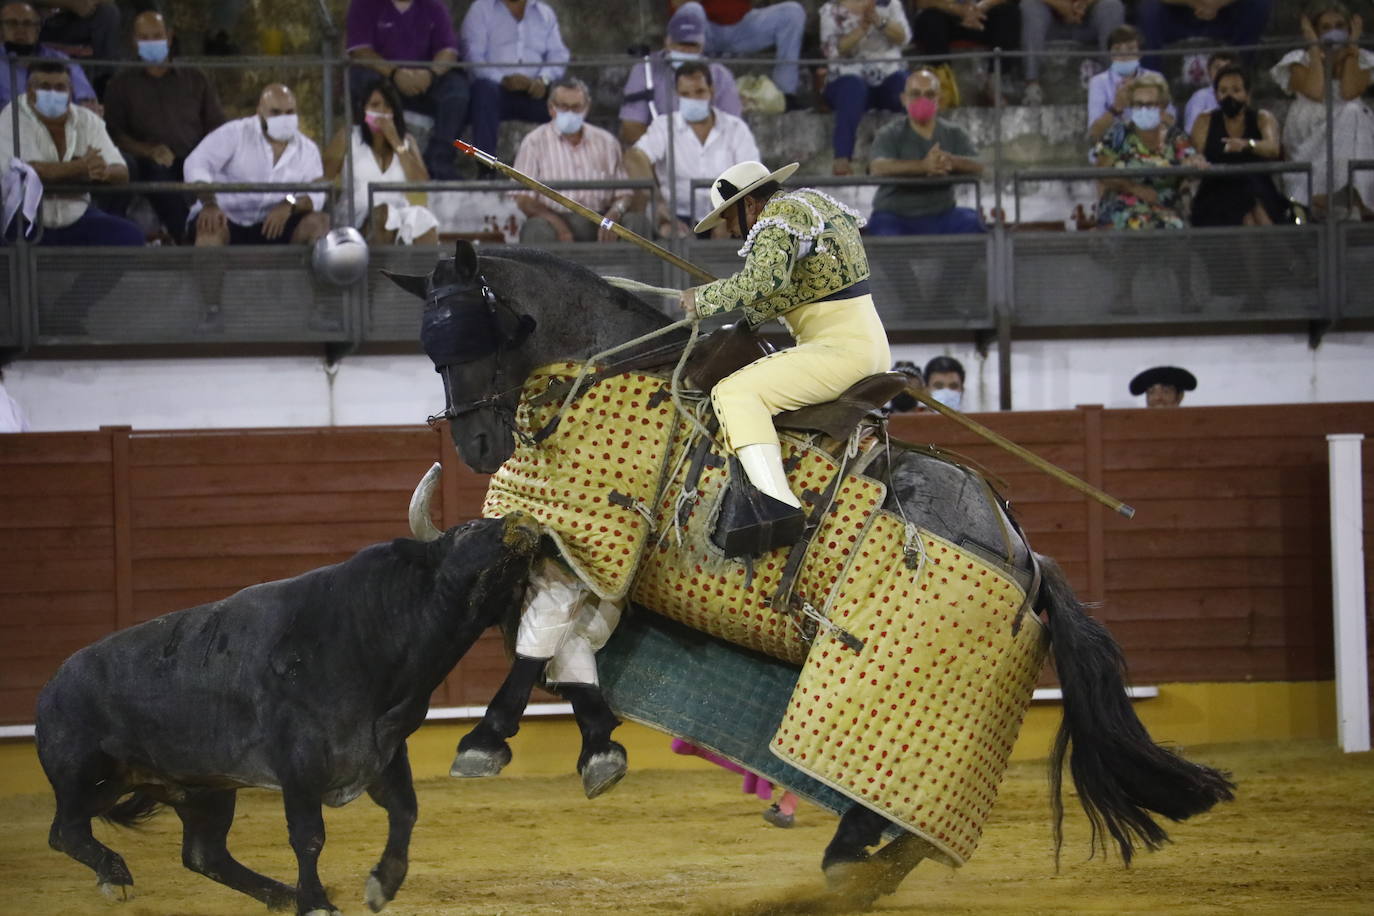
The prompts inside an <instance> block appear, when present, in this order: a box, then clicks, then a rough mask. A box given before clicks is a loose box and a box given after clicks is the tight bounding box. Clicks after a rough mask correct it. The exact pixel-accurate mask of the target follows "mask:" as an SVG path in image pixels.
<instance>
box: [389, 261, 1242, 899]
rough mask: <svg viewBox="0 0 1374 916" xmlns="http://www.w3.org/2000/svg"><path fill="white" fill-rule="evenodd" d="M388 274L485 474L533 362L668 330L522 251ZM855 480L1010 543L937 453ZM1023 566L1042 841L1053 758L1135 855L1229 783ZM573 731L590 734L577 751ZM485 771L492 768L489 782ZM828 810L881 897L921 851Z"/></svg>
mask: <svg viewBox="0 0 1374 916" xmlns="http://www.w3.org/2000/svg"><path fill="white" fill-rule="evenodd" d="M393 279H394V280H395V281H396V282H397V283H398V284H400V285H401V286H402V287H403V288H405V289H407V290H408V291H410V292H412V293H414V294H415V295H417V296H419V297H421V298H423V299H425V300H426V308H425V313H424V331H423V339H424V343H425V348H426V351H427V352H428V353H429V355H430V357H431V359H432V360H433V361H434V362H435V364H436V366H437V368H438V370H439V372H440V374H441V375H442V377H443V381H444V389H445V395H446V399H447V403H446V407H445V415H446V416H448V417H449V418H450V419H451V420H452V435H453V441H454V444H455V445H456V446H457V448H458V452H459V454H460V455H461V456H462V458H463V460H464V461H465V462H466V463H467V464H468V465H470V466H471V467H472V468H473V469H474V470H476V471H479V472H492V471H495V470H496V469H497V468H498V467H499V466H500V464H501V463H502V462H503V461H505V460H506V459H507V458H508V457H510V455H511V454H512V452H513V450H514V448H515V439H514V432H513V430H514V426H513V416H514V410H515V407H516V402H517V398H518V394H519V389H520V385H521V383H522V382H523V381H524V380H525V378H526V376H527V375H529V373H530V372H531V371H532V370H533V369H534V368H536V367H538V366H542V365H546V364H549V363H553V362H557V361H560V360H565V359H584V358H587V357H589V356H592V355H594V354H596V353H600V352H602V351H604V350H606V349H608V348H610V347H611V346H613V345H616V344H619V343H623V342H625V341H627V340H630V339H632V338H637V337H640V336H642V335H644V334H647V333H649V332H651V331H654V330H657V329H661V328H663V327H664V326H665V325H666V324H667V323H668V321H667V319H666V318H665V317H664V316H663V315H662V314H661V313H660V312H658V311H656V310H655V309H653V308H652V307H650V306H649V305H647V304H646V303H644V302H643V301H641V300H640V299H638V298H637V297H635V296H633V295H631V294H629V293H627V292H625V291H623V290H620V289H618V288H616V287H614V286H612V285H610V284H608V283H607V282H606V281H605V280H603V279H602V278H600V277H598V276H597V275H596V274H594V273H592V272H591V271H589V270H587V269H585V268H583V267H581V266H579V265H576V264H572V263H569V262H567V261H565V260H562V259H559V258H556V257H554V256H552V255H549V254H548V253H546V252H541V251H537V250H531V249H520V248H500V249H497V250H495V251H493V252H492V253H491V254H484V255H483V256H482V257H481V258H480V259H479V257H478V255H477V253H476V251H475V250H474V249H473V248H472V247H471V246H470V245H468V244H467V243H465V242H459V243H458V247H457V250H456V252H455V256H454V257H453V258H447V257H445V258H441V259H440V261H439V264H438V265H437V266H436V268H435V269H434V271H433V272H432V273H431V274H430V275H428V276H422V277H395V276H393ZM866 473H868V474H869V475H870V476H874V477H877V478H879V479H883V480H885V481H886V482H887V483H888V484H889V491H888V503H887V505H886V508H888V509H891V510H893V511H897V510H899V509H900V511H901V512H902V513H903V514H904V515H905V517H906V518H908V519H909V520H911V521H913V522H915V523H917V524H918V525H921V526H923V527H927V528H930V529H931V530H934V531H937V532H940V533H943V534H945V535H946V536H948V537H950V538H951V539H952V540H955V541H956V542H959V543H961V544H963V545H964V546H966V547H969V548H970V549H978V547H979V545H984V546H985V547H986V550H985V551H984V552H985V553H986V554H988V555H991V556H994V557H995V556H996V555H997V554H998V553H999V551H998V550H997V545H1002V544H1004V543H1005V535H1006V533H1007V532H1008V531H1015V532H1018V533H1019V529H1017V528H1016V522H1015V519H1014V518H1012V517H1011V515H1010V513H1009V512H1007V511H1006V507H1005V506H1004V505H1001V504H999V503H993V502H990V501H989V500H987V499H986V498H985V496H984V495H983V494H984V489H983V488H982V487H981V486H980V485H979V483H978V481H977V478H976V477H975V476H974V475H973V473H972V472H970V471H968V470H966V469H964V468H962V467H959V466H957V465H955V464H952V463H950V462H948V461H944V460H941V459H940V458H938V457H935V456H932V455H930V454H926V453H922V452H919V451H915V450H904V449H896V448H894V449H893V451H892V454H891V457H890V458H886V459H882V460H880V461H879V462H876V463H875V464H874V465H873V466H871V467H870V469H869V470H868V471H866ZM1020 540H1021V545H1020V546H1018V547H1016V548H1015V555H1014V557H1013V560H1014V562H1013V563H1012V564H1010V565H1012V566H1014V567H1015V569H1014V570H1013V572H1014V573H1015V574H1017V575H1018V576H1019V577H1020V578H1021V581H1022V583H1023V584H1025V585H1027V586H1029V585H1030V584H1031V582H1032V570H1033V568H1034V566H1035V565H1036V563H1035V561H1034V560H1033V559H1032V555H1031V553H1030V551H1029V549H1028V548H1027V547H1025V545H1024V539H1023V538H1022V539H1020ZM1036 559H1037V560H1038V565H1039V567H1040V570H1041V573H1042V578H1041V580H1040V586H1039V591H1038V593H1036V595H1035V601H1034V606H1035V609H1036V611H1038V612H1040V613H1043V614H1044V615H1045V616H1046V617H1047V623H1048V627H1049V632H1050V637H1051V642H1052V649H1053V654H1054V659H1055V664H1056V667H1057V670H1058V674H1059V681H1060V684H1061V686H1062V689H1063V693H1064V719H1063V723H1062V725H1061V727H1060V731H1059V735H1058V738H1057V740H1056V742H1055V746H1054V749H1053V753H1052V755H1051V760H1050V773H1051V789H1052V793H1051V804H1052V808H1053V811H1054V814H1055V819H1054V823H1055V834H1056V837H1058V835H1059V830H1058V825H1059V823H1060V822H1061V820H1062V807H1061V802H1060V798H1061V796H1060V774H1061V772H1062V769H1063V764H1064V762H1065V759H1066V758H1068V759H1069V764H1070V771H1071V773H1072V776H1073V780H1074V784H1075V786H1076V788H1077V791H1078V794H1079V797H1080V801H1081V803H1082V805H1083V808H1084V810H1085V812H1086V813H1087V815H1088V817H1089V818H1090V820H1091V821H1092V824H1093V827H1094V846H1095V848H1096V847H1097V846H1101V847H1102V848H1103V849H1104V850H1105V849H1106V848H1107V842H1108V839H1107V838H1108V837H1110V838H1111V840H1114V841H1115V843H1116V845H1117V847H1118V848H1119V850H1120V852H1121V854H1122V856H1123V858H1124V859H1126V860H1127V861H1129V859H1130V857H1131V855H1132V853H1133V852H1134V851H1135V850H1136V848H1137V847H1144V848H1146V849H1154V848H1156V847H1157V846H1159V845H1160V844H1161V843H1163V842H1165V841H1166V839H1167V837H1166V835H1165V833H1164V831H1163V830H1162V829H1161V828H1160V827H1159V825H1158V824H1156V823H1155V821H1154V820H1153V819H1152V818H1151V816H1150V813H1149V812H1155V813H1157V814H1162V815H1164V816H1165V817H1168V818H1170V819H1173V820H1182V819H1184V818H1187V817H1189V816H1191V815H1194V814H1198V813H1200V812H1203V811H1206V810H1208V809H1210V808H1211V807H1212V806H1213V805H1214V804H1216V803H1217V802H1218V801H1221V800H1226V799H1230V798H1231V795H1232V788H1233V787H1232V785H1231V783H1230V782H1229V780H1228V779H1227V778H1226V776H1225V775H1224V774H1222V773H1219V772H1217V771H1216V770H1213V769H1211V768H1209V767H1205V766H1201V765H1198V764H1194V763H1191V762H1189V761H1187V760H1185V759H1183V758H1182V757H1180V756H1178V755H1176V754H1174V753H1172V752H1170V751H1168V750H1165V749H1163V748H1160V747H1159V746H1158V745H1156V744H1155V743H1154V742H1153V741H1152V740H1151V739H1150V736H1149V735H1148V733H1147V732H1146V731H1145V729H1144V727H1143V726H1142V725H1141V723H1140V721H1139V719H1138V718H1137V717H1136V715H1135V712H1134V710H1133V709H1132V708H1131V706H1130V703H1129V701H1128V700H1127V698H1126V693H1125V689H1124V680H1123V672H1124V663H1123V659H1122V656H1121V651H1120V649H1119V647H1118V646H1117V645H1116V643H1115V642H1114V641H1113V640H1112V638H1111V636H1110V634H1109V633H1108V632H1107V631H1106V629H1105V628H1103V626H1102V625H1101V624H1100V623H1098V622H1097V621H1095V620H1093V619H1092V618H1091V617H1089V616H1088V615H1087V614H1086V613H1085V611H1084V609H1083V606H1082V605H1081V604H1080V603H1079V601H1078V600H1077V599H1076V598H1075V597H1074V594H1073V591H1072V589H1071V588H1070V587H1069V585H1068V583H1067V581H1066V580H1065V578H1064V576H1063V574H1062V572H1061V571H1060V570H1059V568H1058V566H1057V565H1056V564H1055V563H1054V562H1053V561H1052V560H1049V559H1047V558H1043V557H1037V558H1036ZM650 610H652V608H650ZM647 616H648V617H650V618H652V617H654V615H647ZM622 629H623V627H622ZM614 643H615V640H614V639H613V640H612V646H614ZM609 648H611V647H608V649H609ZM538 670H539V669H538V668H537V667H534V668H530V667H527V668H525V669H523V670H522V669H521V667H520V663H519V662H517V665H516V666H515V668H513V669H512V674H511V676H510V678H508V680H507V682H506V683H505V684H504V685H503V686H502V688H501V690H500V691H499V692H498V694H497V696H496V697H495V698H494V699H493V702H492V705H491V707H489V711H488V714H487V716H486V718H485V719H484V720H483V721H482V722H481V723H480V724H479V725H478V726H477V727H476V728H474V730H473V731H472V733H470V734H469V735H468V736H467V737H466V738H464V740H463V743H462V744H460V745H459V750H460V759H461V757H462V756H463V752H472V751H478V752H481V753H482V754H484V755H486V757H487V759H491V758H493V757H494V758H496V759H497V760H498V763H499V764H503V763H504V762H505V760H508V759H509V750H508V748H506V746H505V740H504V739H505V738H506V737H509V736H510V735H511V734H514V731H515V728H516V727H517V726H518V723H519V717H520V715H521V713H522V712H523V709H524V704H525V703H526V702H527V700H528V697H529V690H530V687H531V686H532V685H533V683H534V680H535V679H537V676H538ZM573 706H574V712H575V714H576V715H577V717H578V719H579V723H581V724H582V727H583V735H584V747H583V760H584V761H585V760H586V759H587V758H588V756H589V755H592V754H595V753H597V752H600V751H604V750H605V749H606V742H607V741H609V729H608V728H606V726H607V723H609V724H610V725H611V726H612V727H613V726H614V724H615V718H614V716H613V714H612V713H611V711H610V710H609V708H607V706H606V704H605V702H604V700H603V699H602V697H601V694H600V692H599V691H597V690H596V689H595V688H584V689H583V690H582V692H581V693H580V695H578V696H577V697H576V698H575V699H574V700H573ZM584 720H586V721H584ZM589 733H594V734H595V740H594V741H593V742H592V744H591V745H589V743H588V740H587V737H588V735H589ZM597 742H599V743H597ZM610 743H611V744H614V742H610ZM617 747H618V746H617ZM1070 748H1072V753H1071V754H1070V753H1069V751H1070ZM497 770H499V765H498V766H496V767H495V768H494V769H492V770H491V771H490V772H496V771H497ZM583 775H584V782H585V781H586V777H587V774H586V773H584V774H583ZM588 794H589V795H590V794H592V792H591V787H590V786H589V787H588ZM845 804H848V801H847V800H846V802H845ZM840 810H841V813H842V816H841V819H840V824H839V827H838V830H837V831H836V834H835V837H834V839H833V840H832V841H831V843H830V845H829V846H828V847H827V849H826V852H825V856H824V859H823V861H822V868H823V869H824V870H825V872H826V875H827V878H828V879H831V883H832V884H837V885H839V886H840V887H841V888H842V889H843V890H845V891H847V892H849V893H852V894H853V895H854V896H856V897H858V898H861V899H860V901H859V902H861V903H868V902H871V901H872V900H873V899H874V898H875V897H876V896H877V895H879V894H882V893H891V892H892V891H893V890H895V889H896V887H897V885H898V884H899V883H900V882H901V880H902V878H903V877H905V875H906V874H907V873H908V872H909V871H910V870H911V868H912V867H914V866H915V865H916V864H917V863H918V862H919V861H920V859H921V858H922V857H923V855H924V850H925V848H926V847H925V846H924V844H923V843H922V842H921V841H919V839H918V838H917V837H915V835H913V834H910V833H907V832H906V831H904V830H902V831H900V832H899V835H898V836H897V838H896V839H894V840H892V841H891V842H889V843H888V844H887V845H886V846H884V847H883V848H882V849H881V850H879V851H878V852H876V853H875V854H873V855H872V856H870V855H869V854H868V852H867V847H870V846H874V845H876V844H878V843H879V842H880V841H881V838H882V835H883V833H884V832H885V831H891V830H892V829H894V825H893V824H891V822H889V821H888V820H886V819H885V818H883V817H882V816H880V815H878V814H876V813H874V812H872V811H870V810H869V809H868V808H866V807H863V806H862V805H859V804H852V805H851V806H849V807H848V808H847V809H844V808H843V806H840Z"/></svg>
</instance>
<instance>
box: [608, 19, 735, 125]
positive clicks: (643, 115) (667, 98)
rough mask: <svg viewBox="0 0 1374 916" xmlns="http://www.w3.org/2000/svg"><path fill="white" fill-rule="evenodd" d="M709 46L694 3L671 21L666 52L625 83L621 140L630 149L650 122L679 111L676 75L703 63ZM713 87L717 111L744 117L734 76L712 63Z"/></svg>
mask: <svg viewBox="0 0 1374 916" xmlns="http://www.w3.org/2000/svg"><path fill="white" fill-rule="evenodd" d="M705 46H706V16H705V14H704V13H702V11H701V7H700V6H699V5H698V4H695V3H691V4H688V5H687V6H684V7H683V8H682V9H680V10H678V11H677V12H676V13H674V14H673V18H672V19H670V20H668V34H667V35H665V36H664V38H663V50H662V51H655V52H654V53H653V54H651V55H649V58H648V59H647V60H645V61H643V62H641V63H638V64H635V65H634V66H633V67H631V68H630V77H629V79H627V80H625V102H624V104H622V105H621V106H620V140H621V142H622V143H624V144H625V145H626V146H633V145H634V144H635V141H637V140H638V139H639V138H640V137H642V136H644V131H645V130H647V129H648V127H649V122H650V121H652V120H653V119H654V118H656V117H658V116H659V115H660V114H663V113H664V112H668V111H677V93H676V92H675V91H674V89H673V74H674V72H675V71H676V70H677V68H678V67H680V66H682V65H683V64H685V63H687V62H688V61H696V60H701V55H702V50H703V49H704V48H705ZM707 66H709V67H710V68H711V84H712V87H713V89H714V91H715V95H714V96H712V98H711V104H712V105H714V106H715V108H716V110H717V111H723V112H725V113H727V114H732V115H734V116H735V117H739V116H740V112H741V106H740V98H739V89H738V88H736V86H735V77H734V74H732V73H731V72H730V69H729V68H728V67H726V66H725V65H724V64H721V63H716V62H715V61H711V62H708V63H707Z"/></svg>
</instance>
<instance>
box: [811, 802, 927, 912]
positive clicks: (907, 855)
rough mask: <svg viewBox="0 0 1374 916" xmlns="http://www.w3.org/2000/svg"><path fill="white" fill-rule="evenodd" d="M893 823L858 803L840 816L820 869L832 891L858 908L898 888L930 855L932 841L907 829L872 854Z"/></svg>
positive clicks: (865, 907)
mask: <svg viewBox="0 0 1374 916" xmlns="http://www.w3.org/2000/svg"><path fill="white" fill-rule="evenodd" d="M890 826H891V822H890V821H888V819H887V818H885V817H883V816H882V815H881V814H878V813H877V812H876V811H872V810H870V809H868V808H866V807H864V806H863V805H859V804H855V805H853V806H852V807H850V809H849V810H848V811H846V812H845V813H844V814H843V815H842V816H841V817H840V824H839V826H838V827H837V828H836V829H835V836H834V838H833V839H832V840H831V841H830V845H829V846H827V847H826V848H825V858H824V859H822V860H821V870H822V871H824V872H825V882H826V885H827V886H828V887H829V888H830V890H831V892H832V893H834V894H835V895H836V896H838V897H841V898H842V899H844V900H845V901H847V902H848V903H849V904H851V905H853V906H855V907H857V908H859V909H867V908H868V907H870V906H872V904H873V901H875V900H877V899H878V898H879V897H881V896H883V895H884V894H891V893H893V892H895V891H896V890H897V888H898V886H899V885H900V884H901V883H902V879H903V878H905V877H906V876H907V875H909V874H910V873H911V870H912V869H914V868H915V867H916V866H917V865H919V864H920V862H921V860H922V859H924V858H926V857H927V855H928V853H929V851H930V845H929V844H928V843H926V842H925V841H924V840H922V839H921V838H920V837H918V836H916V835H915V834H913V833H906V832H904V833H903V834H902V835H901V836H899V837H897V838H896V839H895V840H893V841H892V842H890V843H888V844H887V845H886V846H884V847H883V848H882V849H880V850H878V851H877V852H876V853H874V854H873V855H869V854H868V847H869V846H876V845H877V844H878V843H879V842H881V841H882V838H883V831H884V830H886V829H887V828H888V827H890Z"/></svg>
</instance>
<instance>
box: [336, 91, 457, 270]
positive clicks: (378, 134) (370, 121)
mask: <svg viewBox="0 0 1374 916" xmlns="http://www.w3.org/2000/svg"><path fill="white" fill-rule="evenodd" d="M346 143H352V145H353V225H355V226H357V227H358V228H359V229H363V228H364V227H366V235H367V239H368V241H369V242H372V243H374V244H382V245H392V244H397V245H436V244H438V241H439V221H438V219H436V218H435V216H434V213H433V212H431V211H430V209H429V208H428V207H423V206H420V205H418V204H413V203H411V202H410V200H408V199H407V198H406V195H404V194H402V193H400V192H399V191H382V192H378V193H375V194H373V195H372V210H371V212H369V211H368V208H367V186H368V185H369V184H372V183H376V182H394V181H428V180H429V171H428V170H427V169H426V168H425V163H424V160H423V159H422V158H421V156H420V150H419V148H418V146H417V145H416V143H415V139H414V138H413V137H411V136H410V135H409V134H408V133H407V132H406V122H405V111H404V110H403V109H402V108H401V97H400V93H399V92H397V90H396V87H395V86H393V85H392V84H391V83H388V82H381V83H378V84H377V85H376V86H375V87H374V88H373V89H372V91H371V92H369V93H368V94H367V95H366V96H363V97H362V98H360V99H358V100H357V102H356V104H355V106H354V116H353V124H352V126H351V127H346V128H341V129H340V130H339V132H338V133H337V134H336V135H335V136H334V140H333V141H332V142H331V143H330V144H329V149H327V150H325V154H324V174H325V177H326V178H328V179H330V180H331V181H333V180H335V179H337V178H339V176H340V175H341V174H342V173H343V163H344V149H345V144H346Z"/></svg>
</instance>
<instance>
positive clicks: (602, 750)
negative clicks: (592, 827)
mask: <svg viewBox="0 0 1374 916" xmlns="http://www.w3.org/2000/svg"><path fill="white" fill-rule="evenodd" d="M559 692H560V693H561V694H563V696H565V697H567V699H568V702H569V703H571V704H572V708H573V716H575V717H576V719H577V727H578V729H579V730H580V731H581V732H582V753H581V754H580V755H578V758H577V772H578V773H579V774H581V776H582V791H583V792H585V793H586V795H587V797H588V798H596V797H597V796H598V795H600V794H602V793H603V792H606V791H609V790H610V789H611V788H613V787H614V786H615V784H616V783H618V782H620V780H621V777H623V776H624V775H625V770H626V767H627V759H626V754H625V748H624V746H623V745H621V744H620V742H618V741H612V740H611V732H612V731H613V730H614V729H615V727H616V726H617V725H619V724H620V720H619V719H617V718H616V717H615V713H613V712H611V707H610V706H608V705H606V698H605V697H604V696H603V695H602V693H601V688H600V687H598V686H597V685H595V684H565V685H563V686H561V687H560V688H559Z"/></svg>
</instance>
